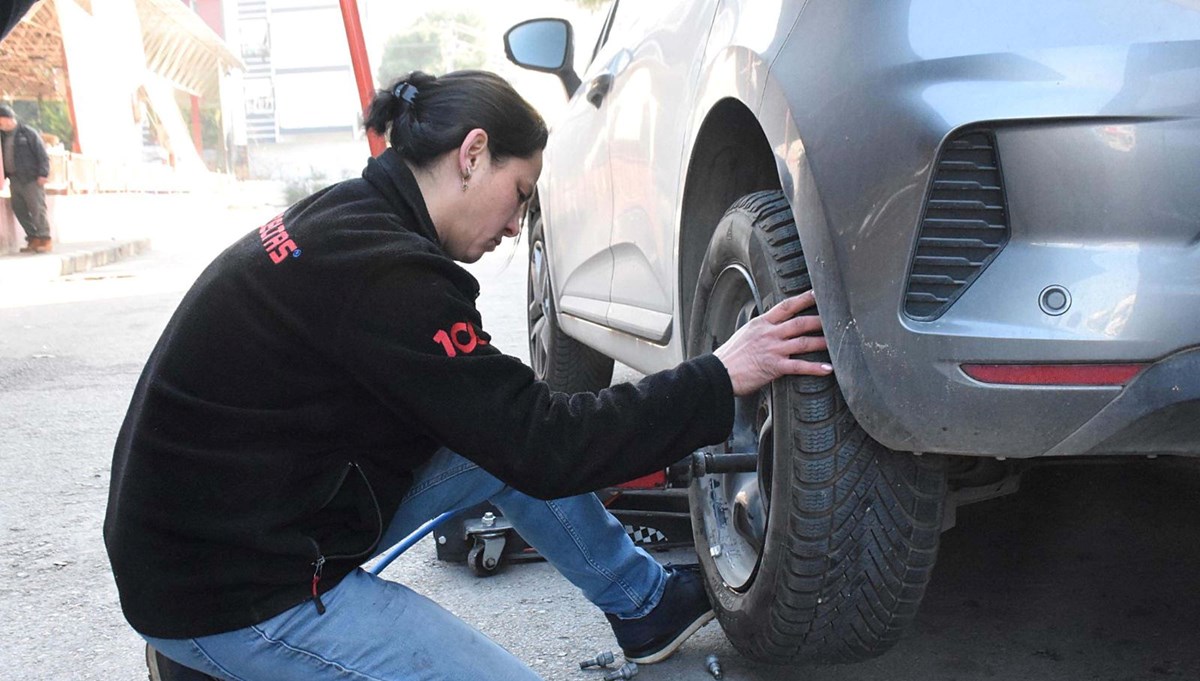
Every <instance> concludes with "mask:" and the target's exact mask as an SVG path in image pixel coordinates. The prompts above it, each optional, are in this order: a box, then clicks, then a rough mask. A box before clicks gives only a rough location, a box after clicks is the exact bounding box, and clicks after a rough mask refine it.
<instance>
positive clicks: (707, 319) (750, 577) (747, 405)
mask: <svg viewBox="0 0 1200 681" xmlns="http://www.w3.org/2000/svg"><path fill="white" fill-rule="evenodd" d="M761 309H762V305H761V300H760V298H759V295H758V289H757V287H756V286H755V285H754V280H753V279H752V278H751V276H750V274H749V272H747V271H746V270H745V269H744V268H742V267H740V266H737V265H732V266H729V267H727V268H725V270H723V271H722V272H721V274H720V275H719V276H718V277H717V279H716V281H715V282H714V284H713V288H712V295H711V297H710V298H709V304H708V307H707V309H706V310H705V314H704V333H705V336H704V337H705V338H710V339H712V349H716V347H718V346H719V345H720V344H721V343H724V342H725V341H726V340H728V339H729V337H730V336H732V335H733V333H734V331H736V330H737V329H739V328H741V327H742V326H744V325H745V324H746V323H747V322H748V321H750V320H751V319H752V318H754V317H755V316H756V315H758V314H759V312H760V311H761ZM772 413H773V409H772V401H771V391H770V388H769V387H768V388H765V389H763V390H760V391H758V393H756V394H754V395H748V396H746V397H738V398H735V400H734V416H733V432H732V434H731V435H730V438H729V439H728V440H727V441H725V442H724V443H722V444H719V445H716V446H713V447H708V448H706V449H705V450H703V451H706V452H710V453H712V454H718V455H719V454H729V453H738V452H754V453H755V454H757V456H758V470H757V471H755V472H745V473H725V474H714V475H705V476H702V477H700V478H698V479H697V480H696V483H695V484H698V485H699V486H700V491H701V492H702V496H703V499H704V502H703V503H702V504H701V517H702V520H703V524H704V533H705V536H706V537H707V539H708V546H709V553H710V555H711V556H712V560H713V564H714V565H715V566H716V568H717V572H718V573H719V574H720V575H721V579H722V580H723V581H724V582H725V584H726V585H727V586H728V587H729V588H731V589H734V590H735V591H744V590H745V589H747V588H748V587H749V586H750V584H751V583H752V582H753V581H754V576H755V574H756V572H757V570H758V565H759V561H760V559H761V558H762V550H763V542H764V540H765V537H766V530H767V515H768V510H769V508H770V489H771V484H770V483H771V480H770V472H771V467H772V463H773V441H774V426H773V419H772Z"/></svg>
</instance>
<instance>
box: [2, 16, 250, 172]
mask: <svg viewBox="0 0 1200 681" xmlns="http://www.w3.org/2000/svg"><path fill="white" fill-rule="evenodd" d="M68 19H70V21H68ZM114 27H116V28H117V29H118V34H117V35H112V34H110V33H108V31H109V30H111V29H113V28H114ZM64 29H66V30H64ZM136 34H140V37H141V46H140V47H141V49H140V54H139V55H137V58H136V59H134V60H126V61H125V62H122V63H120V65H119V66H118V68H116V69H113V71H115V72H114V73H113V75H114V87H113V88H112V91H107V92H105V91H103V90H102V88H100V87H99V86H98V85H97V84H96V83H95V82H94V80H95V78H94V73H95V71H96V69H97V67H96V66H95V64H92V63H90V62H91V61H92V59H93V57H95V58H97V59H99V58H108V57H109V56H110V54H109V53H110V52H112V51H118V50H119V51H123V52H124V51H128V50H130V49H134V50H136V49H137V46H136V45H134V46H130V45H127V44H125V43H126V42H128V41H122V40H121V38H122V37H123V36H124V35H130V36H132V35H136ZM132 62H141V63H140V64H134V63H132ZM138 68H141V69H142V71H143V73H141V74H136V73H135V74H130V73H127V72H126V71H129V70H137V69H138ZM242 68H244V67H243V65H242V62H241V60H240V59H239V58H238V57H237V56H236V55H235V54H234V53H233V52H232V51H231V50H230V49H229V47H228V46H227V45H226V44H225V42H224V41H223V40H222V39H221V38H220V37H219V36H218V35H217V34H216V33H214V32H213V30H212V29H210V28H209V27H208V26H207V25H206V24H205V23H204V21H203V20H202V19H201V18H200V17H199V16H197V15H196V14H195V13H193V12H192V11H191V10H190V9H189V8H188V6H187V5H186V4H184V3H183V2H180V0H103V1H101V0H96V1H95V2H93V0H41V2H38V3H37V4H36V5H34V6H33V8H32V9H30V11H29V13H28V14H26V16H25V17H24V18H23V19H22V20H21V22H20V23H19V24H18V25H17V26H16V27H15V28H14V29H13V31H12V32H11V33H10V34H9V35H8V36H7V37H6V38H5V39H4V41H3V43H0V97H2V98H4V99H8V100H12V99H53V100H60V101H66V102H67V106H68V110H69V111H70V115H71V123H72V125H73V127H74V128H75V131H76V137H75V148H74V149H73V150H72V151H74V152H75V153H80V152H82V153H84V154H90V153H94V152H93V151H92V150H91V149H89V146H91V145H92V144H91V143H96V142H97V140H89V139H88V134H87V133H88V128H89V126H88V125H81V123H83V121H80V120H79V116H88V115H89V111H91V110H93V109H96V108H101V107H107V108H108V109H110V110H111V108H112V107H111V105H110V103H104V104H101V103H99V102H97V101H96V100H98V99H99V98H101V97H116V98H121V97H123V96H130V97H132V98H133V101H131V102H130V105H129V106H128V107H126V108H127V109H128V111H129V121H130V122H131V123H137V122H139V121H140V120H141V118H142V117H143V116H144V115H149V117H150V120H151V121H152V122H153V123H154V124H155V133H156V135H158V136H160V137H163V138H167V139H168V144H167V146H170V147H171V149H170V152H171V154H172V156H173V157H176V156H179V155H181V154H183V153H184V151H185V150H184V149H183V148H182V146H181V141H180V140H178V139H176V138H178V137H179V134H178V132H177V130H174V128H175V127H177V126H173V125H172V126H166V125H163V121H166V120H168V119H171V121H172V122H173V119H174V118H177V117H178V112H177V111H170V110H167V109H170V106H169V105H167V102H166V100H167V99H169V97H163V96H162V95H161V91H162V84H163V83H167V84H169V85H170V87H171V88H172V89H173V90H174V99H175V100H176V102H177V103H178V104H180V105H181V106H182V107H184V108H188V107H189V106H190V109H191V114H192V115H191V116H190V119H191V120H190V121H189V123H190V128H191V134H190V140H187V141H188V142H189V143H190V144H192V145H194V146H195V147H196V148H195V149H194V150H189V151H191V152H193V153H194V154H195V158H196V159H197V160H198V158H199V156H198V154H199V148H198V147H199V138H200V107H201V106H202V102H207V103H208V105H210V106H220V97H221V79H222V78H223V77H224V76H225V75H226V74H228V73H229V72H230V71H231V70H234V69H242ZM73 70H79V71H83V70H87V71H88V73H89V75H90V76H93V77H92V79H91V80H90V81H89V82H88V83H87V85H88V87H87V88H81V87H78V86H76V87H73V83H72V79H71V72H72V71H73ZM131 78H132V81H131V80H130V79H131ZM131 82H132V84H133V86H132V87H125V86H127V85H129V84H130V83H131ZM139 83H140V85H139ZM76 85H82V83H80V84H76ZM122 89H128V90H129V92H128V93H126V92H122ZM84 90H86V91H87V92H86V94H85V93H84ZM156 92H157V93H159V94H158V95H157V96H152V93H156ZM84 97H86V98H88V99H90V100H91V101H83V99H81V98H84ZM77 99H78V100H79V101H77ZM143 111H144V112H145V113H143ZM108 113H109V115H107V116H105V117H104V118H105V120H104V122H103V123H102V124H96V125H93V126H91V127H92V128H93V130H94V129H95V128H103V129H105V130H107V129H109V128H111V127H112V115H111V111H109V112H108ZM185 125H186V124H185ZM184 129H185V130H186V128H184ZM101 141H103V142H108V141H109V140H101ZM100 146H104V145H100ZM109 148H111V145H109Z"/></svg>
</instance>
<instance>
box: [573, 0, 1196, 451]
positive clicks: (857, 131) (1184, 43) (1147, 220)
mask: <svg viewBox="0 0 1200 681" xmlns="http://www.w3.org/2000/svg"><path fill="white" fill-rule="evenodd" d="M612 40H613V41H617V42H619V41H620V36H619V34H617V33H614V36H613V38H612ZM697 40H701V41H703V40H704V38H702V37H697ZM705 44H706V47H705V48H704V57H703V58H702V59H701V60H700V66H699V70H698V73H697V75H696V78H697V82H696V85H695V89H694V91H695V96H694V97H693V99H692V100H691V102H690V103H688V102H686V101H679V100H675V99H665V98H655V97H654V92H653V91H650V92H648V93H643V94H642V95H641V96H642V97H649V98H650V101H654V102H657V103H658V105H659V106H661V108H663V109H671V108H673V107H680V106H687V107H688V116H690V118H689V119H688V121H687V123H686V125H684V126H682V127H683V128H684V129H685V130H686V134H685V136H684V142H683V153H682V158H683V159H685V161H686V160H688V159H690V158H692V157H693V155H694V152H695V150H694V145H695V144H696V140H697V139H698V135H699V131H700V130H701V128H702V126H703V125H704V122H705V120H706V119H707V116H708V115H709V112H710V111H712V110H713V109H714V107H716V106H717V105H718V103H719V102H722V101H728V100H733V101H737V102H740V103H741V105H744V106H745V107H746V108H747V109H748V110H750V111H752V112H753V113H754V116H755V118H756V119H757V121H758V123H759V125H760V126H761V129H762V133H763V134H764V135H765V137H766V139H767V142H768V144H769V146H770V148H771V150H772V151H773V154H774V157H775V159H774V160H775V163H776V165H777V167H778V170H779V186H780V187H782V188H783V190H784V192H785V194H786V195H787V196H788V197H789V199H790V202H791V205H792V208H793V212H794V213H795V217H796V221H797V227H798V230H799V232H800V237H801V241H802V243H803V246H804V250H805V253H806V258H807V260H808V263H809V267H810V270H811V275H812V279H813V282H814V288H815V289H816V292H817V297H818V304H819V307H820V309H821V313H822V317H823V319H824V320H825V324H826V335H827V337H828V338H829V341H830V348H831V355H832V358H833V363H834V365H835V368H836V371H837V376H838V380H839V384H840V386H841V388H842V391H843V393H844V395H845V397H846V400H847V403H848V404H849V406H850V408H851V410H852V411H853V412H854V414H855V416H856V417H857V418H858V420H859V421H860V422H861V423H862V425H863V427H864V428H865V429H866V430H867V432H868V433H869V434H871V435H872V436H873V437H875V438H876V439H878V440H880V441H881V442H882V443H883V444H885V445H887V446H888V447H891V448H893V449H898V450H907V451H927V452H944V453H954V454H968V455H986V456H1005V457H1028V456H1039V455H1044V454H1052V455H1075V454H1085V453H1103V452H1102V451H1101V450H1100V449H1097V447H1101V448H1102V446H1103V442H1105V441H1107V439H1111V438H1112V437H1116V435H1114V434H1113V433H1109V432H1108V431H1111V430H1112V429H1113V428H1114V427H1115V426H1113V425H1112V424H1113V418H1115V417H1113V416H1112V414H1113V413H1114V408H1112V406H1111V405H1117V404H1125V406H1124V407H1121V409H1116V411H1117V412H1121V413H1124V414H1126V416H1127V417H1128V419H1130V423H1132V421H1134V420H1137V419H1139V418H1142V416H1144V415H1135V414H1133V411H1136V409H1134V408H1133V407H1130V406H1129V402H1130V401H1131V398H1125V397H1124V395H1128V394H1142V393H1152V392H1153V391H1154V390H1159V389H1161V390H1170V389H1171V386H1166V387H1161V386H1165V383H1163V382H1162V381H1157V382H1156V383H1155V385H1160V384H1161V386H1160V387H1158V388H1147V387H1144V386H1147V385H1150V384H1149V383H1143V384H1142V385H1143V387H1142V388H1138V389H1136V390H1135V389H1134V386H1133V385H1131V386H1129V387H1128V388H1126V389H1125V390H1124V391H1123V390H1122V389H1121V388H1120V387H1078V386H1036V387H1029V386H1019V387H1018V386H1004V385H994V384H984V383H980V382H978V381H975V380H973V379H971V378H969V377H967V376H966V375H965V374H964V373H963V372H962V370H961V369H960V365H962V364H964V363H1045V362H1067V363H1070V362H1156V361H1169V362H1170V363H1171V365H1172V366H1175V367H1178V368H1179V370H1180V371H1184V372H1187V371H1192V368H1191V367H1192V366H1193V364H1194V363H1193V362H1185V361H1180V360H1178V359H1177V356H1178V353H1180V352H1181V351H1184V350H1186V349H1187V348H1189V347H1193V346H1200V314H1197V313H1196V311H1197V310H1200V183H1197V182H1195V180H1194V179H1195V178H1196V177H1197V176H1198V175H1197V172H1196V171H1197V170H1200V123H1198V121H1200V3H1196V2H1191V1H1190V0H1178V1H1172V0H1149V1H1142V2H1131V1H1127V0H1126V1H1121V0H1095V1H1091V2H1066V1H1062V2H1045V1H1042V2H1035V1H1033V0H1014V2H1009V3H1003V4H1002V5H996V4H995V3H989V2H982V1H981V0H980V1H964V2H957V3H945V2H938V1H936V0H910V1H908V2H898V3H878V2H871V1H869V0H811V1H810V2H801V1H799V0H796V1H793V2H784V1H778V2H752V1H750V0H724V1H722V2H721V3H720V4H719V6H718V7H717V9H716V14H715V18H714V20H713V22H712V30H711V33H710V34H709V36H708V38H707V40H706V42H705ZM631 106H632V105H631ZM637 106H641V107H643V110H644V107H645V106H646V104H645V100H639V104H638V105H637ZM657 115H658V116H659V117H660V118H664V119H669V120H675V118H673V117H672V114H671V113H659V114H657ZM640 120H642V121H645V120H646V118H645V116H643V117H642V118H641V119H640ZM975 129H986V130H988V131H989V134H993V135H994V136H995V140H996V148H997V153H998V155H999V159H1000V166H1001V169H1002V171H1003V176H1004V183H1005V184H1004V186H1005V191H1006V197H1007V203H1008V206H1009V211H1008V221H1009V229H1010V238H1009V241H1008V243H1007V245H1005V246H1004V247H1003V249H1002V250H1000V252H999V254H998V255H997V256H996V257H995V258H994V260H992V261H991V262H990V264H988V265H987V266H986V268H985V269H983V271H982V273H981V274H979V275H978V278H976V279H975V280H974V281H973V282H972V283H971V284H970V285H969V286H968V287H967V288H966V290H965V291H964V292H962V294H961V296H960V297H959V298H958V299H957V300H956V301H955V302H954V303H953V304H952V305H951V306H950V307H949V308H948V309H947V310H946V312H945V313H944V314H942V315H941V316H939V317H938V318H936V319H932V320H929V321H920V320H917V319H913V318H910V317H908V316H906V314H905V312H904V297H905V291H906V282H907V279H908V275H909V268H910V263H911V256H912V253H913V252H914V249H915V246H916V240H917V234H918V231H919V228H920V224H921V220H922V215H923V211H924V206H925V200H926V196H927V194H928V192H929V189H930V185H931V179H932V175H933V170H934V168H935V163H936V161H937V159H938V155H939V152H940V149H941V148H942V146H943V145H944V143H945V142H946V141H947V140H949V139H952V138H954V137H955V136H956V135H959V134H960V133H962V132H963V131H970V130H975ZM651 137H652V136H651ZM631 139H632V137H631ZM644 141H645V140H644ZM552 144H553V140H552ZM622 144H623V145H624V144H627V143H626V142H622ZM628 148H631V147H628ZM622 153H624V152H622ZM626 161H627V162H626V163H625V166H624V167H623V169H622V170H620V171H619V172H620V174H621V175H622V177H623V178H625V177H629V178H632V177H638V178H643V181H638V182H636V183H633V184H634V185H636V189H635V188H634V187H632V186H627V185H622V190H621V192H620V194H621V196H622V198H621V199H619V200H618V201H619V202H620V204H621V208H620V209H618V210H614V214H613V216H612V219H613V221H614V223H621V224H623V225H626V227H622V228H620V229H622V230H627V229H630V228H629V227H627V226H628V225H631V224H635V223H636V222H637V221H638V220H641V219H644V220H645V224H646V225H648V226H651V227H648V228H647V230H646V231H639V232H637V235H636V239H635V237H634V232H633V231H632V230H630V231H629V232H628V236H626V235H625V233H624V232H622V233H621V234H620V235H619V234H618V232H616V231H614V232H613V234H612V244H613V245H614V246H621V247H627V246H628V245H629V244H632V243H634V241H635V240H636V245H637V247H636V248H633V249H626V251H625V252H620V253H617V250H616V249H614V250H613V252H614V253H615V255H614V263H617V262H619V263H621V264H620V265H616V267H617V268H619V269H623V270H626V271H639V272H642V273H644V272H645V271H647V270H649V271H654V272H657V271H659V270H660V269H661V268H662V267H664V266H666V265H668V264H669V265H670V266H671V267H673V268H676V271H677V272H678V269H677V268H678V261H679V248H680V246H679V243H678V241H676V242H674V243H671V240H672V239H675V238H676V236H677V234H678V233H679V231H680V227H679V222H680V221H681V220H682V215H683V211H682V208H681V207H679V206H678V205H677V206H676V207H675V208H674V222H675V223H676V224H675V225H671V226H669V227H668V226H661V225H660V223H661V219H660V217H661V214H662V212H663V210H664V209H663V207H662V200H663V195H662V193H659V192H656V193H655V194H654V195H653V196H651V197H648V198H647V197H646V191H645V188H646V186H647V183H646V181H652V183H653V186H655V187H670V186H672V182H678V181H679V180H680V178H684V177H686V175H687V171H686V163H685V167H684V168H680V167H679V165H678V164H675V163H665V162H663V158H662V157H661V155H660V156H657V157H652V156H640V157H639V156H634V155H629V156H627V157H626ZM636 163H646V164H649V166H651V168H650V169H647V168H638V167H637V166H636ZM613 167H614V168H615V167H616V164H615V163H614V164H613ZM549 182H550V183H551V184H553V185H554V188H553V190H552V193H553V194H555V195H556V196H561V195H563V194H565V193H566V191H565V189H564V188H563V187H562V186H559V185H557V183H556V181H555V180H554V179H553V178H552V177H551V179H550V180H549ZM615 186H616V183H614V187H615ZM676 195H681V192H676ZM675 203H676V204H678V203H680V200H679V199H675ZM647 216H651V217H647ZM664 242H665V243H664ZM659 249H661V250H659ZM668 249H673V252H672V251H669V250H668ZM650 251H653V252H654V254H653V255H648V254H647V253H649V252H650ZM652 279H657V277H650V276H641V277H640V278H639V277H631V278H630V280H629V281H630V283H631V286H633V287H637V288H639V289H640V291H639V293H638V295H632V294H626V296H625V297H624V298H623V299H622V300H621V303H622V304H627V305H630V306H631V307H632V308H640V309H645V310H650V311H653V312H655V313H659V314H661V313H662V309H661V304H662V303H663V302H664V301H666V300H668V299H670V309H671V312H672V314H673V315H674V318H675V319H676V320H679V319H681V318H682V316H683V314H684V312H685V311H684V310H682V309H681V304H680V296H679V295H672V293H673V292H672V291H671V290H670V289H667V290H656V289H655V288H653V287H652V286H650V285H649V284H650V283H651V282H652ZM689 285H693V283H692V282H688V281H677V282H675V283H674V284H673V288H674V290H675V291H678V290H679V289H680V288H682V287H686V286H689ZM1050 285H1059V286H1062V287H1064V288H1065V289H1066V290H1068V291H1069V292H1070V296H1071V304H1070V307H1069V309H1068V310H1067V311H1066V312H1065V313H1063V314H1061V315H1050V314H1047V313H1045V312H1043V311H1042V309H1041V308H1040V307H1039V305H1038V298H1039V295H1040V293H1041V291H1042V290H1044V289H1045V288H1046V287H1047V286H1050ZM660 288H661V287H660ZM615 290H616V289H615V288H614V291H615ZM611 309H612V308H611V307H610V311H611ZM627 312H628V311H627ZM629 316H630V317H631V318H632V317H633V316H634V315H632V314H629ZM609 321H610V322H611V319H610V320H609ZM561 322H562V327H563V328H564V330H566V331H567V332H568V333H569V334H571V335H572V336H575V337H577V338H579V339H580V340H582V341H583V342H585V343H588V344H589V345H592V346H593V347H596V348H598V349H600V350H601V351H603V352H605V353H606V354H609V355H611V356H613V357H615V358H617V359H618V360H620V361H622V362H625V363H627V364H630V365H631V366H634V367H635V368H637V369H639V370H642V371H653V370H658V369H662V368H666V367H668V366H671V365H673V364H674V363H676V362H678V361H679V360H681V359H682V357H683V356H684V348H683V347H682V343H681V341H680V340H679V336H681V335H682V334H679V333H675V334H671V335H670V336H669V337H667V338H666V339H665V341H664V342H658V343H654V342H648V341H647V337H646V336H643V337H641V338H637V337H633V336H631V335H630V332H629V328H628V327H624V328H611V327H613V326H615V325H613V324H611V323H610V324H609V325H608V327H605V326H601V325H595V324H589V323H586V322H582V321H580V320H577V319H571V316H570V315H563V318H562V320H561ZM642 323H643V324H644V325H647V326H650V325H652V323H653V321H652V320H649V321H647V320H643V322H642ZM632 333H635V334H638V335H642V334H644V333H645V331H644V330H643V331H642V332H641V333H640V334H639V333H638V332H632ZM650 335H651V336H652V335H653V334H650ZM1157 373H1161V371H1160V372H1157ZM1179 382H1180V383H1182V384H1183V385H1184V386H1185V388H1186V387H1187V386H1193V385H1195V384H1197V383H1200V374H1188V375H1184V376H1182V377H1181V378H1180V381H1179ZM1136 383H1137V381H1136V380H1135V384H1136ZM1176 392H1183V393H1186V392H1187V391H1186V389H1181V391H1176ZM1180 399H1181V400H1183V401H1185V402H1186V399H1184V398H1182V397H1181V398H1180ZM1142 402H1144V403H1145V404H1146V405H1150V406H1147V407H1146V408H1147V409H1155V408H1159V407H1153V406H1152V405H1153V404H1157V402H1156V400H1155V399H1151V398H1148V397H1147V398H1146V399H1144V400H1142ZM1159 406H1160V407H1161V406H1162V405H1159ZM1122 410H1124V411H1122ZM1131 410H1133V411H1131ZM1105 414H1107V416H1105ZM1127 425H1128V424H1127ZM1118 430H1119V428H1118ZM1103 433H1108V434H1107V435H1104V434H1103ZM1197 438H1200V433H1198V434H1197ZM1176 449H1179V448H1178V447H1176ZM1184 449H1186V447H1184ZM1196 450H1197V452H1200V444H1198V445H1197V447H1196ZM1114 451H1117V450H1114ZM1120 451H1125V452H1128V451H1130V450H1129V447H1125V448H1124V449H1121V450H1120ZM1172 451H1174V450H1172Z"/></svg>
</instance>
